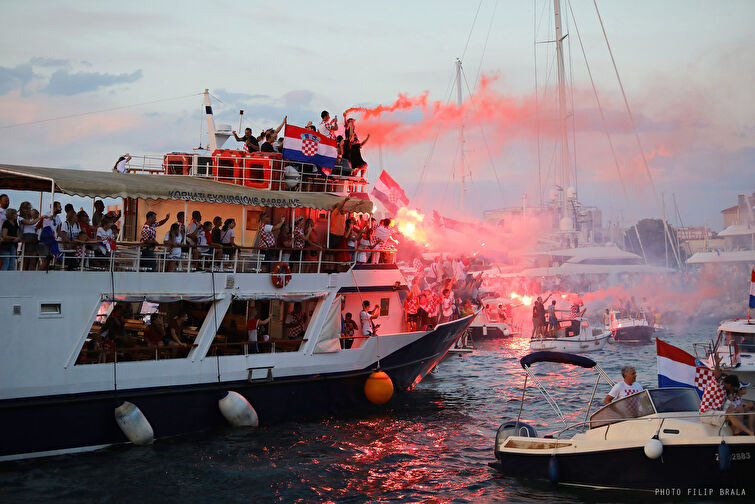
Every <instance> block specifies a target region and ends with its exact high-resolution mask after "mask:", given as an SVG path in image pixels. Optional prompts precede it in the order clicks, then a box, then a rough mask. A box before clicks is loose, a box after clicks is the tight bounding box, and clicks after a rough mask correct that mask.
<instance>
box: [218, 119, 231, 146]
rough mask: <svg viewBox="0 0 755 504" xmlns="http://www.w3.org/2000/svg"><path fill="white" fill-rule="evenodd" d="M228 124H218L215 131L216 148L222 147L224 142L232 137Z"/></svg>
mask: <svg viewBox="0 0 755 504" xmlns="http://www.w3.org/2000/svg"><path fill="white" fill-rule="evenodd" d="M232 134H233V133H232V132H231V125H230V124H218V128H217V131H215V144H216V145H217V146H218V148H221V147H223V144H224V143H225V141H226V140H228V138H229V137H230V136H231V135H232Z"/></svg>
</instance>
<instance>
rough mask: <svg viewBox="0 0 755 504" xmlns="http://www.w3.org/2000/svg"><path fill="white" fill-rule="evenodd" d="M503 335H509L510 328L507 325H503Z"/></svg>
mask: <svg viewBox="0 0 755 504" xmlns="http://www.w3.org/2000/svg"><path fill="white" fill-rule="evenodd" d="M503 335H504V336H511V330H509V326H503Z"/></svg>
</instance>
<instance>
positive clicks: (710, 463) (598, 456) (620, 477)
mask: <svg viewBox="0 0 755 504" xmlns="http://www.w3.org/2000/svg"><path fill="white" fill-rule="evenodd" d="M718 446H719V445H718V443H710V444H696V445H664V447H663V456H662V457H660V458H658V459H656V460H652V459H649V458H648V457H646V456H645V454H644V452H643V446H642V445H640V446H635V447H631V448H624V449H616V450H605V451H597V452H587V453H576V454H574V453H573V454H563V455H561V454H559V455H556V456H555V460H556V462H555V464H556V467H557V471H556V472H557V478H556V479H557V482H558V483H562V484H571V485H580V486H589V487H596V488H615V489H638V490H650V491H653V492H658V491H664V490H673V491H676V490H680V491H681V492H683V493H681V494H680V495H684V496H691V495H697V496H708V497H710V496H712V495H715V496H716V497H718V496H719V492H720V491H721V490H722V489H723V490H724V491H726V490H732V491H735V492H736V491H743V490H744V491H746V492H747V494H748V495H751V492H752V491H753V490H755V488H753V487H755V484H754V483H753V480H752V478H751V475H752V473H753V471H755V444H754V443H747V444H739V445H737V444H732V443H729V448H730V451H731V467H730V469H728V470H726V471H722V470H721V469H720V467H719V462H718ZM551 458H552V457H551V455H550V454H522V453H505V452H500V453H498V454H497V462H496V463H494V464H491V466H493V467H495V468H496V469H497V470H498V471H500V472H501V473H502V474H504V475H507V476H515V477H527V478H537V479H551V477H550V475H551V474H552V473H551V471H550V470H549V467H550V466H551V464H552V462H551ZM689 491H693V492H706V491H710V492H715V493H708V494H707V495H706V494H703V493H696V494H692V493H688V492H689ZM660 495H665V494H660ZM673 495H677V494H673Z"/></svg>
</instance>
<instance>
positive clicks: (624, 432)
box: [490, 352, 755, 495]
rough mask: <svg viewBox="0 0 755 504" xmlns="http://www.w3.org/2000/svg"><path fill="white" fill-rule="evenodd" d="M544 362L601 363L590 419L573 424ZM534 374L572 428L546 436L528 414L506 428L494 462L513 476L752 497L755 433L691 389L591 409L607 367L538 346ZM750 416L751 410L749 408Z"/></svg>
mask: <svg viewBox="0 0 755 504" xmlns="http://www.w3.org/2000/svg"><path fill="white" fill-rule="evenodd" d="M538 362H556V363H562V364H567V365H573V366H579V367H583V368H586V369H593V370H595V371H596V373H597V378H596V381H595V387H594V388H593V391H592V396H591V398H590V401H589V402H588V404H587V410H586V412H585V421H584V422H579V423H575V424H571V425H569V424H567V422H566V420H565V419H564V416H563V414H562V413H561V410H560V409H559V406H558V404H557V403H556V402H555V401H554V399H553V397H552V396H551V395H550V394H549V393H548V391H547V390H546V389H545V388H543V387H542V385H541V383H540V381H539V380H538V379H537V377H536V376H535V374H534V373H533V372H532V371H531V369H530V368H531V366H532V365H533V364H535V363H538ZM521 365H522V368H523V369H524V371H525V373H526V374H525V387H524V388H525V390H524V391H523V393H522V399H524V397H525V393H526V387H527V380H528V379H529V380H532V381H534V382H535V383H536V385H537V386H538V387H539V388H540V390H541V392H542V393H543V396H544V397H545V399H546V401H547V402H548V403H549V404H550V405H551V406H552V407H553V408H554V411H555V412H556V415H557V416H558V418H559V419H560V421H561V422H563V425H564V427H563V428H562V429H561V430H558V431H556V432H554V433H552V434H549V435H546V436H539V435H538V433H537V431H536V429H535V428H534V427H532V426H530V425H528V424H525V423H524V422H522V421H521V419H520V417H517V418H516V419H513V420H510V421H508V422H505V423H504V424H503V425H501V427H500V428H499V430H498V432H497V434H496V439H495V448H494V454H495V458H496V461H495V462H493V463H491V464H490V466H491V467H493V468H495V469H497V470H498V471H500V472H501V473H502V474H505V475H507V476H515V477H524V478H536V479H545V480H550V481H552V482H554V483H559V484H564V485H574V486H585V487H592V488H600V489H631V490H649V491H655V490H656V489H663V488H674V489H680V490H683V491H684V495H687V489H701V488H705V489H715V492H716V495H718V494H719V491H722V492H728V493H730V494H736V495H742V493H743V492H744V493H745V494H747V495H751V493H749V492H752V491H754V490H755V483H754V482H753V480H752V474H753V471H755V436H735V435H734V434H733V432H732V430H731V428H730V427H729V425H728V423H727V422H726V421H725V418H724V416H723V415H721V414H719V413H714V414H709V413H704V414H701V413H699V408H700V398H699V396H698V394H697V392H696V390H694V389H691V388H657V389H649V390H643V391H641V392H638V393H636V394H633V395H630V396H627V397H623V398H621V399H618V400H615V401H613V402H611V403H610V404H608V405H605V406H603V407H601V408H599V409H598V410H597V411H595V412H594V413H592V414H590V409H591V405H592V403H593V400H594V398H595V394H596V392H597V387H598V384H599V383H600V381H601V379H604V380H605V381H607V382H608V383H609V384H612V382H611V380H610V378H608V376H607V375H606V374H605V372H604V371H603V370H602V369H601V368H600V367H599V366H598V365H597V364H596V363H595V362H594V361H593V360H591V359H588V358H586V357H582V356H579V355H574V354H566V353H560V352H535V353H532V354H529V355H526V356H524V357H523V358H522V359H521ZM742 415H744V414H742Z"/></svg>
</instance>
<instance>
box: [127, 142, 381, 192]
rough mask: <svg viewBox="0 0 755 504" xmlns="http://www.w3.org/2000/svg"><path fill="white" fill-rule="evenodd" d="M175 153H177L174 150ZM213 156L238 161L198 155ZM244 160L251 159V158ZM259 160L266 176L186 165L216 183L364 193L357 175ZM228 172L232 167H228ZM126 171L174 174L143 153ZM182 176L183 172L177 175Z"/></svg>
mask: <svg viewBox="0 0 755 504" xmlns="http://www.w3.org/2000/svg"><path fill="white" fill-rule="evenodd" d="M239 153H243V151H239ZM176 154H177V155H180V154H178V153H176ZM185 155H187V156H194V154H188V153H187V154H185ZM202 157H208V158H211V159H213V163H214V162H215V161H216V160H217V161H234V162H235V161H238V159H239V158H238V157H234V156H210V155H207V156H202ZM247 159H255V158H254V157H251V158H247ZM259 160H260V161H261V162H264V163H269V164H270V165H271V168H270V170H263V174H266V173H268V172H269V176H265V175H263V176H262V177H244V176H243V174H242V176H240V177H236V176H235V174H234V175H233V176H230V177H225V176H224V177H220V176H219V175H218V174H216V173H213V165H212V164H210V165H207V166H206V168H207V171H206V172H204V170H203V171H202V172H200V171H199V170H198V168H199V166H198V165H197V164H195V163H192V166H191V167H190V171H189V173H188V174H186V175H189V176H193V177H199V178H206V179H211V180H216V181H220V182H228V183H234V184H237V185H244V186H251V187H259V188H272V187H274V186H275V185H276V184H277V185H278V188H279V189H280V190H282V191H292V192H341V193H345V194H348V193H353V192H357V193H360V192H365V191H364V188H365V186H366V185H367V181H366V180H365V179H363V178H361V177H351V176H344V175H337V174H332V175H329V176H328V177H327V178H324V177H322V176H320V175H319V174H318V168H317V166H316V165H314V164H312V163H303V162H300V161H289V160H286V159H271V158H264V157H260V158H259ZM289 166H291V167H293V168H295V169H296V171H297V174H298V175H297V177H295V178H292V177H289V178H287V174H286V167H289ZM228 168H229V169H231V170H232V171H233V170H235V169H236V168H235V167H228ZM126 173H127V174H128V173H147V174H152V175H162V176H168V177H170V176H177V175H171V174H168V173H166V168H165V155H160V156H158V155H154V156H151V155H143V156H133V157H132V159H131V160H130V161H129V162H128V163H127V164H126ZM181 175H182V176H183V175H184V174H183V173H182V174H181Z"/></svg>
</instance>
